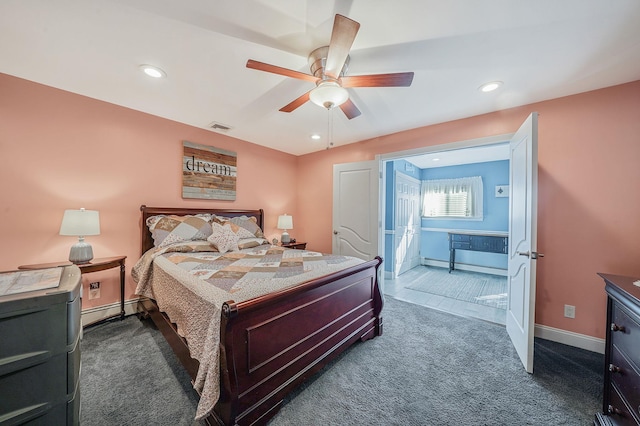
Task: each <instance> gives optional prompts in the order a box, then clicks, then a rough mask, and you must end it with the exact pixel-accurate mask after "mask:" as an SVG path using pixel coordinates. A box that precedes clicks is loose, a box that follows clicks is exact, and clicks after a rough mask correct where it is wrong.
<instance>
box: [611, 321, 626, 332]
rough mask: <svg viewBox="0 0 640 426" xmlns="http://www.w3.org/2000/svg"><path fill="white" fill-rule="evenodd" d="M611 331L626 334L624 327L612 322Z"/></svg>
mask: <svg viewBox="0 0 640 426" xmlns="http://www.w3.org/2000/svg"><path fill="white" fill-rule="evenodd" d="M611 331H622V332H623V333H624V325H618V324H616V323H615V322H612V323H611Z"/></svg>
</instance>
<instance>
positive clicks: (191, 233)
mask: <svg viewBox="0 0 640 426" xmlns="http://www.w3.org/2000/svg"><path fill="white" fill-rule="evenodd" d="M203 216H209V217H210V216H211V215H202V216H200V215H198V216H194V215H188V216H175V215H170V216H164V215H158V216H151V217H149V218H148V219H147V226H148V227H149V231H151V236H152V237H153V245H154V246H155V247H166V246H168V245H169V244H173V243H181V242H184V241H197V240H206V239H207V237H208V236H209V235H211V233H212V229H211V223H209V218H207V217H203Z"/></svg>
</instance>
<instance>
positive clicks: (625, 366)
mask: <svg viewBox="0 0 640 426" xmlns="http://www.w3.org/2000/svg"><path fill="white" fill-rule="evenodd" d="M609 371H611V373H610V374H611V381H612V382H613V383H615V385H616V388H617V389H618V390H620V393H621V394H622V395H624V397H625V399H626V401H627V403H628V405H629V408H630V410H631V411H633V412H634V414H635V415H636V416H637V417H640V375H638V372H637V371H636V370H635V369H634V368H633V367H632V366H631V364H630V363H629V360H627V358H626V357H625V356H624V355H623V354H622V353H620V351H619V350H618V349H617V348H615V347H614V348H613V350H612V351H611V363H610V367H609Z"/></svg>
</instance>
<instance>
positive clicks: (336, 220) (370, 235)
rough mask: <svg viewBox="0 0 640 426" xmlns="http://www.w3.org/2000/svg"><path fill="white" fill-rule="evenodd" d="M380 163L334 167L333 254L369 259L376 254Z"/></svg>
mask: <svg viewBox="0 0 640 426" xmlns="http://www.w3.org/2000/svg"><path fill="white" fill-rule="evenodd" d="M379 164H380V162H379V161H377V160H374V161H363V162H358V163H345V164H335V165H334V166H333V245H332V251H333V253H334V254H343V255H347V256H354V257H359V258H361V259H364V260H371V259H373V258H374V257H376V256H377V255H378V228H379V219H378V216H379V211H378V209H379V206H378V198H379V187H380V172H379V169H380V165H379Z"/></svg>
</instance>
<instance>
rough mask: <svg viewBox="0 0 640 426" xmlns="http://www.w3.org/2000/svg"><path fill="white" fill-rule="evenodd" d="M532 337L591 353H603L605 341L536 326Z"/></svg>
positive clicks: (544, 326) (571, 332)
mask: <svg viewBox="0 0 640 426" xmlns="http://www.w3.org/2000/svg"><path fill="white" fill-rule="evenodd" d="M534 335H535V336H536V337H539V338H541V339H545V340H551V341H553V342H558V343H562V344H565V345H569V346H574V347H576V348H580V349H585V350H588V351H591V352H597V353H600V354H603V353H604V348H605V340H604V339H599V338H597V337H592V336H587V335H585V334H579V333H574V332H573V331H567V330H561V329H559V328H553V327H549V326H546V325H539V324H536V326H535V332H534Z"/></svg>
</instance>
